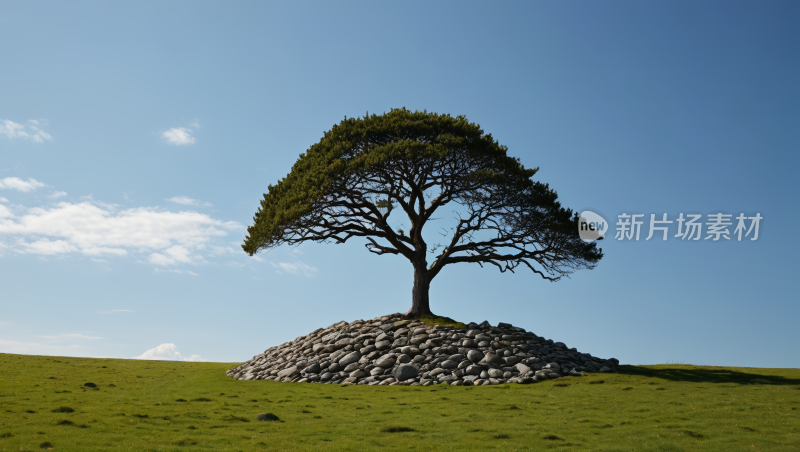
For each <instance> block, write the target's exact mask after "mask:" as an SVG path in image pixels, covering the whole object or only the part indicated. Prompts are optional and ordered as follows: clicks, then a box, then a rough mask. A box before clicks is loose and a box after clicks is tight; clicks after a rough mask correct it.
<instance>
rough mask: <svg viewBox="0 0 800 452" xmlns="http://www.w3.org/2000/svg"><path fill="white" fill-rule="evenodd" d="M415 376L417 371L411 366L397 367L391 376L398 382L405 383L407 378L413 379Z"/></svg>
mask: <svg viewBox="0 0 800 452" xmlns="http://www.w3.org/2000/svg"><path fill="white" fill-rule="evenodd" d="M417 375H419V371H418V370H417V369H416V368H415V367H414V366H412V365H411V364H403V365H400V366H397V367H396V368H395V369H394V372H393V373H392V376H393V377H394V378H396V379H397V380H398V381H405V380H408V379H409V378H414V377H416V376H417Z"/></svg>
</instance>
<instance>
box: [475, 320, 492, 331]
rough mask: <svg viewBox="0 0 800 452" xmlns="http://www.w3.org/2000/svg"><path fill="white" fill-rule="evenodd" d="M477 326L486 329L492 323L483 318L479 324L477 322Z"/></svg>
mask: <svg viewBox="0 0 800 452" xmlns="http://www.w3.org/2000/svg"><path fill="white" fill-rule="evenodd" d="M478 327H479V328H480V329H482V330H485V329H487V328H491V327H492V325H490V324H489V322H487V321H486V320H484V321H483V322H481V323H479V324H478Z"/></svg>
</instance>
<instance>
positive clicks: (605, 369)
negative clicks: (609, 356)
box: [600, 366, 611, 372]
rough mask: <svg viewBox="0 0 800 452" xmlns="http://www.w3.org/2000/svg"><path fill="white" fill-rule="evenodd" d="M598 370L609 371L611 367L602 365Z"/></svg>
mask: <svg viewBox="0 0 800 452" xmlns="http://www.w3.org/2000/svg"><path fill="white" fill-rule="evenodd" d="M600 372H611V368H610V367H608V366H603V367H601V368H600Z"/></svg>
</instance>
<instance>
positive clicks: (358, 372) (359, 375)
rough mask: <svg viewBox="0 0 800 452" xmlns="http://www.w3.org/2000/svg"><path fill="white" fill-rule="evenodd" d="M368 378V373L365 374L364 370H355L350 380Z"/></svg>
mask: <svg viewBox="0 0 800 452" xmlns="http://www.w3.org/2000/svg"><path fill="white" fill-rule="evenodd" d="M366 376H367V373H366V372H364V371H363V370H361V369H358V370H354V371H353V372H351V373H350V378H356V379H358V378H364V377H366Z"/></svg>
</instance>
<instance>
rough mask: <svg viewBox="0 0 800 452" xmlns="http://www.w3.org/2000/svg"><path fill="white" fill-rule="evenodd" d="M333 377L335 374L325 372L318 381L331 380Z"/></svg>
mask: <svg viewBox="0 0 800 452" xmlns="http://www.w3.org/2000/svg"><path fill="white" fill-rule="evenodd" d="M334 375H336V374H334V373H331V372H325V373H324V374H322V375H320V376H319V379H320V380H321V381H329V380H330V379H331V378H333V376H334Z"/></svg>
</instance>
